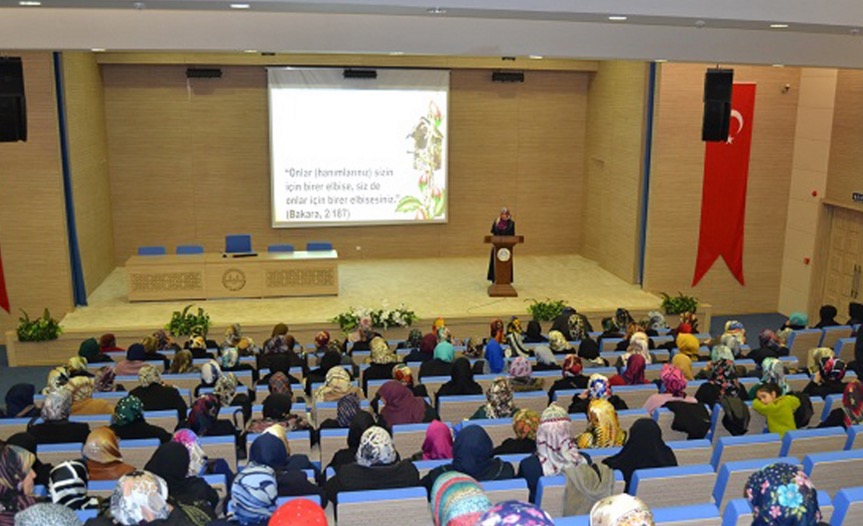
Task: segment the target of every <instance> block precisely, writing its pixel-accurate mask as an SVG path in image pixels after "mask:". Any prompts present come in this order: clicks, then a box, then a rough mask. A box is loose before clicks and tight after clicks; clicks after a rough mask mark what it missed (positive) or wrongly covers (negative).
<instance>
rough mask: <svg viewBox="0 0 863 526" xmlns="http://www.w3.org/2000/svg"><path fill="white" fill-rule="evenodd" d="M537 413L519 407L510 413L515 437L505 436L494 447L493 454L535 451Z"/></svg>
mask: <svg viewBox="0 0 863 526" xmlns="http://www.w3.org/2000/svg"><path fill="white" fill-rule="evenodd" d="M538 427H539V413H537V412H536V411H534V410H533V409H519V410H518V411H516V412H515V414H514V415H512V430H513V432H514V433H515V438H507V439H505V440H504V441H503V442H501V444H500V445H499V446H497V447H496V448H494V452H493V453H494V455H495V456H498V455H513V454H518V453H534V452H535V451H536V429H537V428H538Z"/></svg>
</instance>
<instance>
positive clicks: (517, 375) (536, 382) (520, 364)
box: [509, 356, 545, 393]
mask: <svg viewBox="0 0 863 526" xmlns="http://www.w3.org/2000/svg"><path fill="white" fill-rule="evenodd" d="M532 375H533V367H531V365H530V362H529V361H528V359H527V358H525V357H524V356H518V357H516V358H515V359H514V360H513V361H512V363H510V364H509V385H510V387H512V390H513V391H514V392H516V393H524V392H530V391H542V390H543V389H544V388H545V381H544V380H543V379H542V378H535V377H533V376H532Z"/></svg>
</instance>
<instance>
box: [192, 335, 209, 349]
mask: <svg viewBox="0 0 863 526" xmlns="http://www.w3.org/2000/svg"><path fill="white" fill-rule="evenodd" d="M206 348H207V340H205V339H204V337H203V336H193V337H191V338H189V349H195V350H204V349H206Z"/></svg>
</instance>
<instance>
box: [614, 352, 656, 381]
mask: <svg viewBox="0 0 863 526" xmlns="http://www.w3.org/2000/svg"><path fill="white" fill-rule="evenodd" d="M646 368H647V365H646V362H645V361H644V356H643V355H641V354H639V353H632V354H630V355H629V358H628V359H627V360H626V369H624V371H623V372H622V373H620V374H615V375H613V376H611V377H610V378H609V379H608V383H609V385H613V386H617V385H644V384H646V383H648V382H647V379H646V378H645V377H644V371H645V369H646Z"/></svg>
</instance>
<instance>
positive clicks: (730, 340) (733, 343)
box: [719, 332, 744, 357]
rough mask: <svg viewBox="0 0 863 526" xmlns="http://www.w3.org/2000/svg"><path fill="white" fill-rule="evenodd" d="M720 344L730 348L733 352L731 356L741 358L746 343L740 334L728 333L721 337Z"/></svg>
mask: <svg viewBox="0 0 863 526" xmlns="http://www.w3.org/2000/svg"><path fill="white" fill-rule="evenodd" d="M719 344H720V345H724V346H725V347H728V349H730V350H731V354H732V355H733V356H735V357H737V356H740V351H741V347H742V346H743V344H744V343H743V337H742V336H741V335H740V333H731V332H726V333H725V334H723V335H722V336H720V337H719Z"/></svg>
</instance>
